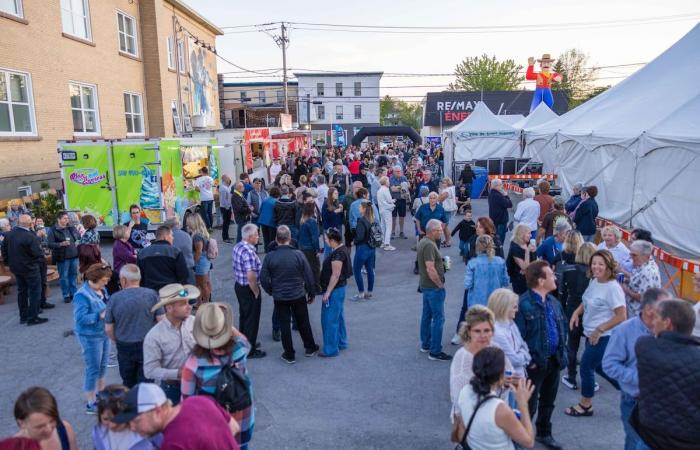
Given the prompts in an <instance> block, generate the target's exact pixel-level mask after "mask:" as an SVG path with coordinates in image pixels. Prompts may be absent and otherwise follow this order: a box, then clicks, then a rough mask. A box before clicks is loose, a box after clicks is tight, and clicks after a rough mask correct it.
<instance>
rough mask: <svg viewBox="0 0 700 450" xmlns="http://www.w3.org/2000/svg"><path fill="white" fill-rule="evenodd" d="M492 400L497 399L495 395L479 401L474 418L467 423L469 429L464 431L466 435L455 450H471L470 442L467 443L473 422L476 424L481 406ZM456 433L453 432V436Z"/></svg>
mask: <svg viewBox="0 0 700 450" xmlns="http://www.w3.org/2000/svg"><path fill="white" fill-rule="evenodd" d="M492 398H496V396H495V395H491V394H489V395H487V396H485V397H484V398H482V399H481V400H479V403H477V404H476V407H474V412H472V416H471V417H470V418H469V423H467V428H466V429H465V430H464V435H462V440H461V441H460V442H459V443H458V444H457V445H456V446H455V450H471V447H469V442H467V436H469V430H470V429H471V427H472V422H474V417H475V416H476V412H477V411H479V408H481V405H483V404H484V403H486V402H487V401H489V400H490V399H492ZM454 433H455V430H453V435H454Z"/></svg>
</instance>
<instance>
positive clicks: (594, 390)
mask: <svg viewBox="0 0 700 450" xmlns="http://www.w3.org/2000/svg"><path fill="white" fill-rule="evenodd" d="M599 390H600V385H599V384H598V382H597V381H596V383H595V384H594V385H593V392H598V391H599Z"/></svg>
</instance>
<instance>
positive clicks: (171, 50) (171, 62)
mask: <svg viewBox="0 0 700 450" xmlns="http://www.w3.org/2000/svg"><path fill="white" fill-rule="evenodd" d="M165 42H166V45H167V46H168V69H173V70H175V47H174V46H173V37H172V36H168V38H167V39H166V40H165Z"/></svg>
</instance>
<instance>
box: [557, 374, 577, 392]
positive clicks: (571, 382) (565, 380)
mask: <svg viewBox="0 0 700 450" xmlns="http://www.w3.org/2000/svg"><path fill="white" fill-rule="evenodd" d="M561 383H562V384H563V385H564V386H566V387H568V388H569V389H571V390H574V391H575V390H576V389H578V384H576V380H575V379H573V380H571V379H569V377H567V376H566V375H564V376H563V377H561Z"/></svg>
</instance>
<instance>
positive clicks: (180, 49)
mask: <svg viewBox="0 0 700 450" xmlns="http://www.w3.org/2000/svg"><path fill="white" fill-rule="evenodd" d="M177 65H178V66H179V67H180V73H185V72H187V70H186V68H185V41H183V40H182V39H179V40H178V41H177Z"/></svg>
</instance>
